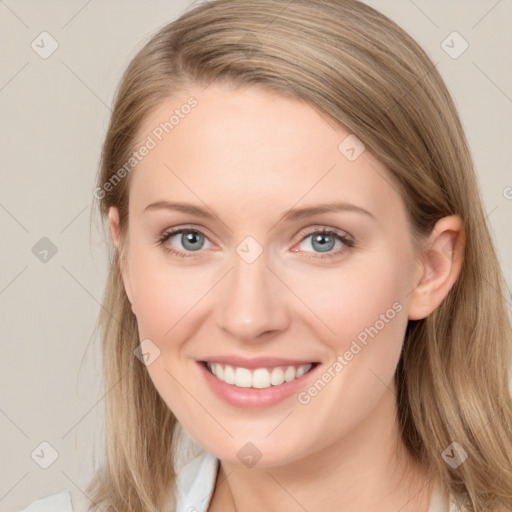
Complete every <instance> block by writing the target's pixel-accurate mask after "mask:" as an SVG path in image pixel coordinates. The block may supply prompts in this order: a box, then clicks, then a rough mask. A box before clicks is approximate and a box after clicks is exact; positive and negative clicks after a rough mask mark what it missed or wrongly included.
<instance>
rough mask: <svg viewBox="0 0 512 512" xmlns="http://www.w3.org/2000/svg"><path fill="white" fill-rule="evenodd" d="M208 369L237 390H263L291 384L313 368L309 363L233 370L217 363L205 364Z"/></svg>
mask: <svg viewBox="0 0 512 512" xmlns="http://www.w3.org/2000/svg"><path fill="white" fill-rule="evenodd" d="M206 365H207V366H208V369H209V370H210V371H211V372H212V373H213V375H215V376H216V377H217V378H218V379H219V380H221V381H223V382H226V383H227V384H232V385H235V386H237V387H239V388H251V387H252V388H258V389H264V388H269V387H270V386H279V385H280V384H282V383H283V382H285V381H286V382H291V381H292V380H295V379H298V378H299V377H302V375H304V374H305V373H307V372H308V371H309V370H310V369H311V367H312V366H313V365H312V364H311V363H309V364H304V365H302V366H299V367H295V366H288V367H285V366H281V367H276V368H272V369H271V370H269V369H267V368H257V369H255V370H249V369H248V368H233V367H232V366H230V365H229V364H227V365H222V364H219V363H206Z"/></svg>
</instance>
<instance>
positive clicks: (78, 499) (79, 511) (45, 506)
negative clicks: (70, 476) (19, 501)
mask: <svg viewBox="0 0 512 512" xmlns="http://www.w3.org/2000/svg"><path fill="white" fill-rule="evenodd" d="M88 508H89V507H88V503H87V500H86V498H85V496H84V495H83V494H82V493H79V492H78V491H75V490H70V489H66V490H64V491H61V492H59V493H58V494H52V495H51V496H46V497H44V498H40V499H37V500H35V501H33V502H32V503H30V504H29V505H28V506H27V507H25V508H24V509H22V510H19V511H18V512H87V511H88Z"/></svg>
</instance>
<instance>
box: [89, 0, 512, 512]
mask: <svg viewBox="0 0 512 512" xmlns="http://www.w3.org/2000/svg"><path fill="white" fill-rule="evenodd" d="M213 82H216V83H220V82H225V83H228V84H230V85H234V86H257V87H263V88H265V89H267V90H271V91H274V92H277V93H279V94H281V95H285V96H289V97H294V98H299V99H303V100H305V101H307V102H308V103H309V104H310V105H312V106H313V107H315V108H317V109H319V110H321V111H323V112H325V113H326V114H328V115H329V116H330V117H331V118H332V120H333V123H338V124H340V125H342V126H344V127H346V128H347V129H348V130H349V131H350V132H352V133H354V134H355V135H356V136H357V137H358V138H359V139H360V140H361V141H363V143H364V144H365V146H366V148H367V149H368V150H370V151H371V152H373V153H374V154H375V155H376V156H377V158H379V159H380V160H381V161H382V162H383V163H384V164H386V165H387V167H388V168H389V169H390V171H391V172H392V173H393V175H394V176H395V177H396V179H397V180H398V182H399V183H400V185H401V194H402V197H403V200H404V202H405V204H406V207H407V212H408V218H409V223H410V226H411V232H412V233H413V235H414V237H415V239H417V240H420V239H421V237H422V236H425V235H427V234H429V233H430V232H431V230H432V228H433V226H434V224H435V223H436V221H437V220H439V219H440V218H442V217H444V216H447V215H451V214H458V215H460V217H461V218H462V220H463V222H464V227H465V234H466V236H465V239H466V245H465V250H464V260H463V264H462V269H461V273H460V275H459V277H458V279H457V281H456V283H455V284H454V286H453V287H452V289H451V290H450V292H449V294H448V296H447V297H446V298H445V300H444V301H443V302H442V304H441V305H440V306H439V307H438V308H437V309H436V310H435V311H434V312H433V313H432V314H431V315H429V316H428V317H427V318H425V319H423V320H416V321H410V322H409V325H408V327H407V332H406V336H405V340H404V347H403V352H402V355H401V359H400V361H399V364H398V367H397V370H396V377H397V384H398V412H399V420H400V426H401V429H402V437H403V441H404V443H405V445H406V446H407V448H408V449H409V450H410V451H411V453H412V454H413V455H414V457H416V458H417V460H418V461H420V462H421V463H422V464H424V466H425V467H426V468H428V469H429V471H430V473H431V474H433V475H438V476H439V477H440V481H441V483H442V485H443V491H449V492H450V493H451V494H452V495H454V496H457V497H458V499H459V500H460V503H461V504H464V505H465V506H466V507H467V509H468V510H471V511H483V510H507V511H512V433H511V432H512V405H511V392H510V389H509V381H510V371H511V370H510V362H511V360H512V333H511V328H510V319H509V317H508V313H507V309H506V304H505V303H506V300H505V290H506V287H505V284H504V279H503V276H502V273H501V269H500V266H499V263H498V259H497V256H496V253H495V249H494V247H493V242H492V239H491V237H490V234H489V229H488V226H487V222H486V216H485V212H484V210H483V207H482V200H481V197H480V195H479V191H478V188H477V183H476V178H475V173H474V168H473V162H472V158H471V155H470V152H469V149H468V145H467V141H466V138H465V135H464V132H463V129H462V126H461V123H460V120H459V117H458V114H457V111H456V108H455V106H454V103H453V101H452V99H451V97H450V94H449V92H448V90H447V88H446V86H445V84H444V83H443V80H442V78H441V76H440V75H439V73H438V71H437V69H436V67H435V65H434V64H433V63H432V61H431V60H430V59H429V57H428V56H427V55H426V53H425V52H424V51H423V50H422V49H421V48H420V46H419V45H418V44H417V43H416V42H415V41H414V40H413V39H412V38H411V37H410V36H409V35H408V34H407V33H405V32H404V31H403V30H402V29H401V28H400V27H398V26H397V25H396V24H395V23H394V22H392V21H391V20H389V19H388V18H387V17H385V16H384V15H382V14H380V13H379V12H377V11H375V10H374V9H372V8H371V7H369V6H367V5H365V4H363V3H360V2H358V1H357V0H294V1H290V0H210V1H208V2H205V3H203V4H201V5H199V6H197V7H195V8H191V9H190V10H189V11H187V12H185V13H184V14H183V15H182V16H181V17H180V18H179V19H177V20H175V21H173V22H172V23H169V24H167V25H166V26H164V27H163V28H162V29H160V30H159V31H158V32H157V33H156V34H155V35H154V36H153V37H152V38H151V39H150V40H149V42H147V44H145V46H144V47H143V48H142V49H141V50H140V52H139V53H138V54H137V55H136V56H135V57H134V58H133V60H132V61H131V63H130V64H129V66H128V68H127V70H126V72H125V74H124V76H123V78H122V81H121V83H120V86H119V88H118V90H117V93H116V99H115V104H114V109H113V113H112V117H111V120H110V125H109V128H108V132H107V135H106V139H105V142H104V146H103V152H102V159H101V169H100V173H99V176H98V181H97V187H98V188H97V189H96V190H97V191H98V193H95V196H96V198H97V199H98V200H99V204H98V207H99V208H98V209H99V212H100V213H101V215H102V216H103V218H106V216H107V213H108V208H109V207H111V206H115V207H117V208H118V209H119V212H120V226H121V238H122V242H123V249H122V250H121V251H120V252H119V253H118V252H117V251H116V250H114V249H113V248H112V247H111V261H110V270H109V277H108V283H107V285H106V289H105V294H104V299H103V308H102V311H101V314H100V317H99V323H98V325H99V326H100V328H101V337H102V343H103V345H102V347H103V366H104V385H105V392H106V393H107V394H106V396H105V407H106V409H105V411H106V417H105V420H106V463H105V465H104V466H103V467H102V468H101V471H98V472H97V473H96V475H95V477H94V479H93V480H92V482H91V484H90V486H89V489H88V490H87V493H88V495H89V496H90V497H91V499H92V500H93V502H94V503H95V504H96V505H98V506H99V507H100V509H101V510H104V511H106V510H116V511H117V512H125V511H126V512H128V511H130V512H131V511H133V510H137V511H148V512H156V511H160V510H164V509H169V507H172V506H173V504H174V502H175V480H176V470H175V466H174V454H175V450H176V429H175V427H176V426H177V420H176V418H175V416H174V415H173V413H172V412H171V411H170V410H169V408H168V407H167V406H166V404H165V403H164V401H163V400H162V398H161V397H160V396H159V394H158V393H157V391H156V389H155V387H154V385H153V384H152V382H151V380H150V378H149V376H148V373H147V370H146V368H145V367H144V365H142V364H141V363H140V361H139V360H138V359H137V358H136V357H135V356H134V350H135V349H136V348H137V346H138V344H139V341H140V340H139V339H138V332H137V322H136V318H135V316H134V314H133V312H132V310H131V306H130V303H129V301H128V298H127V296H126V293H125V291H124V288H123V284H122V280H121V274H120V270H119V269H120V262H121V261H122V258H123V257H124V248H125V245H124V242H126V228H127V224H128V191H129V186H130V182H131V179H130V177H131V175H132V174H133V172H136V169H135V170H134V171H132V173H129V172H128V173H126V174H127V175H126V177H124V174H125V173H123V178H122V179H120V180H119V179H117V178H119V172H118V171H119V170H120V169H121V168H122V167H123V165H124V164H125V163H126V162H127V161H129V159H130V156H131V154H132V152H133V151H134V146H135V143H136V141H137V140H138V137H139V136H140V133H139V131H140V127H141V123H142V122H143V121H144V120H145V119H147V117H148V116H149V115H150V114H151V113H152V112H154V110H155V109H156V108H157V107H158V106H159V105H160V104H161V103H162V101H163V100H164V99H167V98H168V97H169V96H171V95H172V94H173V93H175V92H177V91H181V90H186V87H187V86H188V85H190V84H199V85H202V86H204V87H206V86H207V85H208V84H210V83H213ZM116 173H118V174H117V178H115V176H114V175H115V174H116ZM113 180H115V186H114V181H113ZM108 182H110V183H111V184H112V186H109V187H107V186H105V185H106V184H107V183H108ZM452 442H457V443H458V444H459V445H460V446H461V447H462V448H463V449H464V450H465V451H466V452H467V454H468V458H467V459H466V460H465V461H464V462H463V463H462V464H461V465H460V466H459V467H457V468H452V467H451V466H450V465H448V464H447V463H446V462H445V460H444V459H443V457H442V453H443V452H444V451H445V449H447V448H448V447H449V446H450V445H451V443H452ZM90 510H95V508H94V507H93V506H91V509H90Z"/></svg>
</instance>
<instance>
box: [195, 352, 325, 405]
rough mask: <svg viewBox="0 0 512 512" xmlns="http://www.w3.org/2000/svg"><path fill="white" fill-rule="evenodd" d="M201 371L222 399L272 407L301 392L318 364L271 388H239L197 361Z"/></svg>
mask: <svg viewBox="0 0 512 512" xmlns="http://www.w3.org/2000/svg"><path fill="white" fill-rule="evenodd" d="M197 364H198V365H199V371H200V372H201V373H202V374H203V375H204V378H205V380H206V382H207V383H208V385H209V386H210V389H211V390H212V391H213V392H214V393H215V394H216V395H217V396H218V397H219V398H220V399H222V400H224V401H225V402H227V403H228V404H230V405H233V406H234V407H239V408H242V409H263V408H265V407H271V406H273V405H276V404H278V403H279V402H281V401H283V400H285V399H286V398H288V397H290V396H291V395H293V394H295V393H297V392H299V391H300V390H301V389H302V388H303V387H304V384H305V381H306V380H307V379H309V377H310V376H311V375H312V374H313V373H315V372H316V370H317V369H318V367H319V366H320V365H319V364H317V365H316V366H313V368H312V369H311V370H309V372H308V373H305V374H304V375H302V376H301V377H299V378H298V379H294V380H292V381H290V382H283V383H282V384H279V385H278V386H270V387H269V388H264V389H258V388H239V387H237V386H234V385H232V384H226V383H225V382H223V381H221V380H220V379H218V378H217V377H215V375H213V374H212V373H211V372H210V371H209V370H208V368H207V367H206V365H205V364H204V363H201V362H199V361H197Z"/></svg>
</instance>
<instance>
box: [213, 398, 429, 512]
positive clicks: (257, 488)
mask: <svg viewBox="0 0 512 512" xmlns="http://www.w3.org/2000/svg"><path fill="white" fill-rule="evenodd" d="M389 411H393V414H389ZM432 486H433V482H432V481H431V478H430V477H429V475H428V473H427V471H426V469H425V468H423V467H421V465H420V464H419V463H418V462H417V461H416V460H415V459H414V458H413V456H412V455H411V454H410V453H409V452H408V450H407V449H406V447H405V445H404V444H403V441H402V439H401V436H400V429H399V424H398V418H397V415H396V398H395V394H394V392H392V391H386V392H385V394H384V395H383V398H382V400H381V401H380V402H379V404H378V406H377V407H376V409H375V410H374V411H372V413H371V414H369V415H368V416H367V418H366V419H365V420H364V421H363V422H362V423H360V424H359V425H358V426H357V429H354V431H352V432H350V433H349V434H347V435H346V436H344V437H343V438H342V439H340V440H339V441H338V442H337V443H336V444H335V445H329V446H327V447H325V448H323V449H322V450H320V451H316V452H314V453H311V454H309V455H307V456H305V457H303V458H301V459H299V460H296V461H294V462H292V463H290V464H286V465H283V466H273V467H266V468H261V467H258V466H254V467H252V468H247V467H243V466H239V465H233V464H230V463H228V462H226V461H221V464H220V468H219V473H218V475H217V481H216V484H215V489H214V494H213V496H212V498H211V500H210V507H209V508H208V511H209V512H218V511H222V512H253V511H254V512H256V511H261V510H268V511H278V510H287V511H293V512H294V511H297V512H303V511H304V510H307V511H308V512H320V511H324V510H342V511H344V512H356V511H357V512H362V511H370V510H379V511H380V512H396V511H397V510H400V512H428V508H429V503H430V496H431V494H432Z"/></svg>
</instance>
